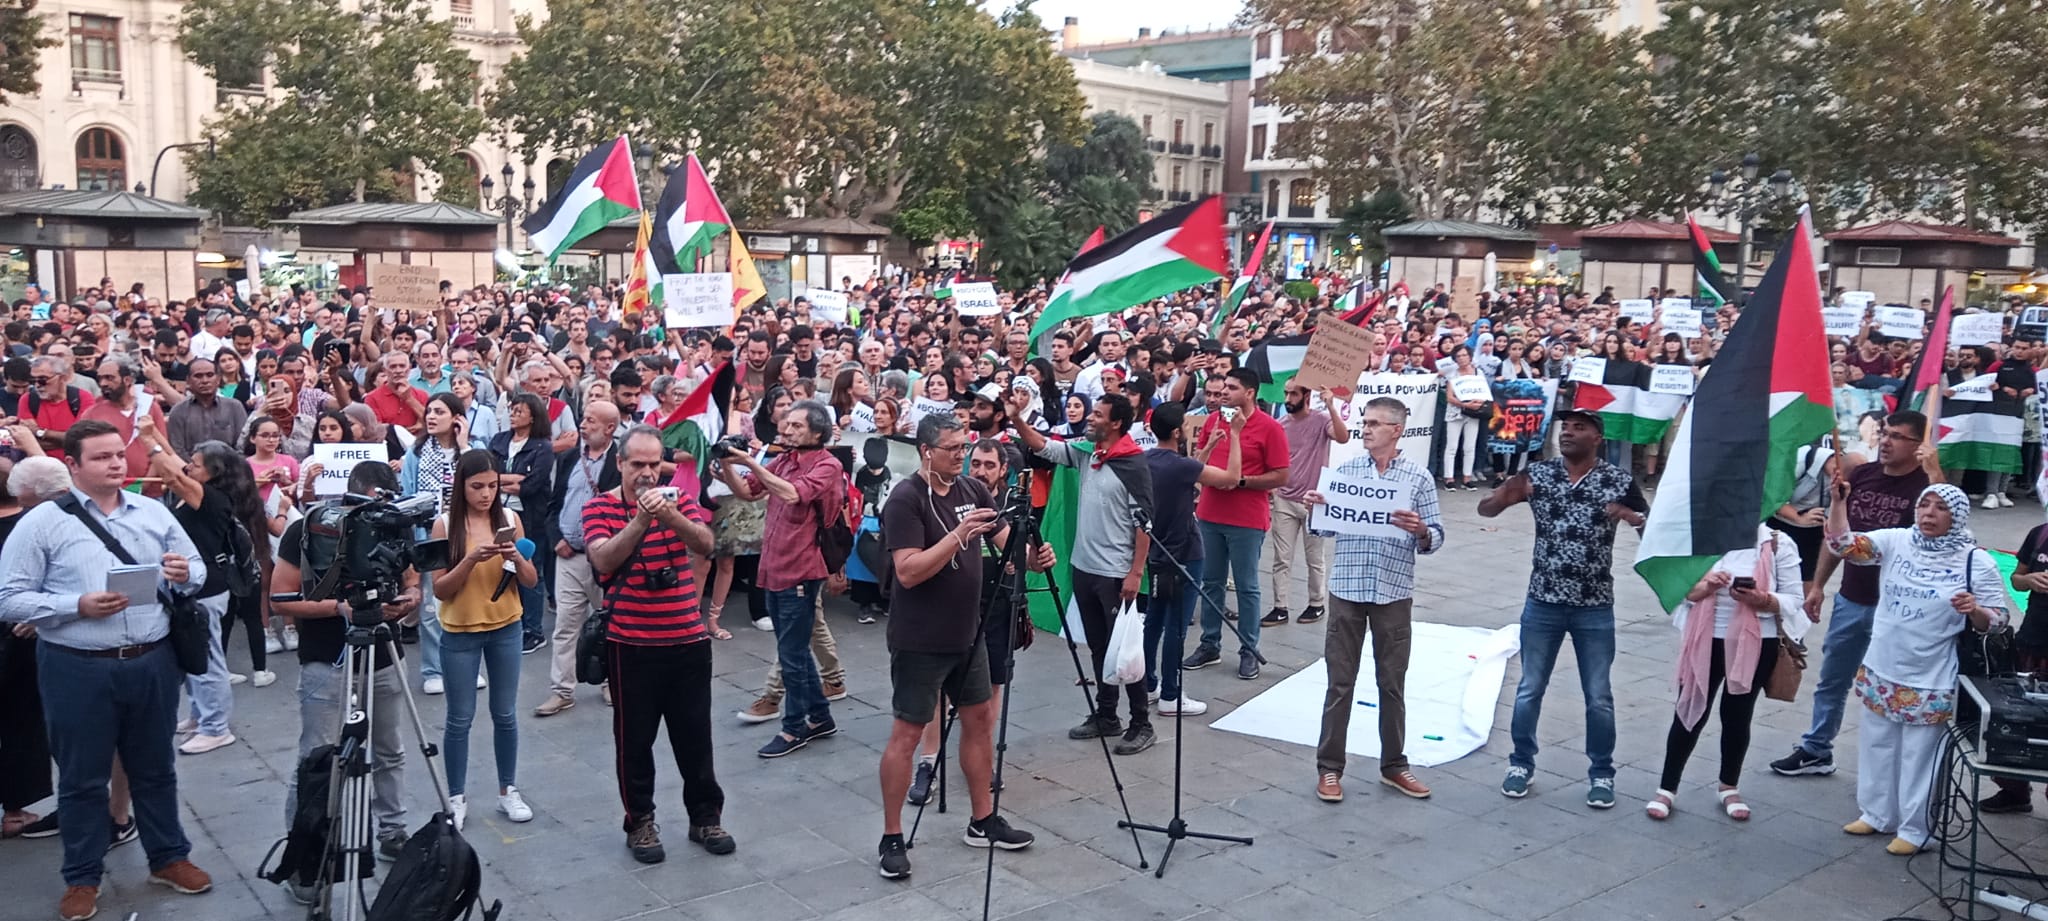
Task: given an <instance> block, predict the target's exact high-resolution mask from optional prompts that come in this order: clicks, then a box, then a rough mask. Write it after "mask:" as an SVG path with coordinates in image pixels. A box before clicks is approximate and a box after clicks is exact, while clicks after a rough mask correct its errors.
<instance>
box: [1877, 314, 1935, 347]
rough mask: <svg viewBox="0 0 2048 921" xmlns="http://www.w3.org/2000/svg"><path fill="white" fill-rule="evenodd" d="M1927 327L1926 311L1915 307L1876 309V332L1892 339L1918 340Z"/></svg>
mask: <svg viewBox="0 0 2048 921" xmlns="http://www.w3.org/2000/svg"><path fill="white" fill-rule="evenodd" d="M1926 325H1927V311H1925V310H1921V309H1919V308H1917V307H1879V308H1877V331H1878V332H1880V333H1883V334H1885V335H1887V336H1890V337H1892V338H1894V339H1918V338H1920V337H1921V335H1922V328H1923V327H1925V326H1926Z"/></svg>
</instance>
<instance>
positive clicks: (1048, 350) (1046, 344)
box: [946, 224, 1103, 356]
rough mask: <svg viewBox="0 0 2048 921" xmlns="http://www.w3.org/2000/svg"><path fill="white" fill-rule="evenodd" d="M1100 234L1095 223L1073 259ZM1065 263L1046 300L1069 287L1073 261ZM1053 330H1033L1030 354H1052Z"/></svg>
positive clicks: (1099, 240) (1097, 240)
mask: <svg viewBox="0 0 2048 921" xmlns="http://www.w3.org/2000/svg"><path fill="white" fill-rule="evenodd" d="M1102 236H1103V234H1102V225H1101V224H1097V225H1095V232H1093V233H1090V234H1089V235H1088V239H1086V240H1082V241H1081V248H1080V249H1078V250H1076V251H1074V259H1075V261H1079V260H1080V258H1081V257H1082V256H1083V255H1086V254H1087V252H1088V251H1089V250H1092V249H1094V248H1096V247H1098V246H1101V245H1102ZM1067 265H1068V268H1067V269H1066V270H1064V271H1061V272H1060V280H1059V281H1058V282H1056V283H1054V284H1053V286H1052V296H1051V297H1050V298H1047V301H1048V302H1050V301H1057V300H1059V299H1060V296H1061V295H1063V294H1065V293H1066V292H1067V289H1068V287H1069V285H1068V284H1067V279H1068V278H1069V277H1070V276H1071V275H1072V274H1073V268H1072V267H1073V263H1072V262H1069V263H1067ZM952 294H953V292H952V291H951V290H950V289H949V290H947V292H946V295H947V296H948V297H951V296H952ZM1053 332H1054V330H1053V329H1052V328H1050V327H1049V328H1047V329H1046V330H1045V332H1043V333H1039V332H1035V331H1034V332H1033V333H1032V334H1031V342H1032V346H1031V352H1032V354H1034V355H1041V356H1050V355H1051V354H1052V334H1053Z"/></svg>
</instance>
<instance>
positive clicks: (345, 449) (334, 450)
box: [307, 441, 391, 496]
mask: <svg viewBox="0 0 2048 921" xmlns="http://www.w3.org/2000/svg"><path fill="white" fill-rule="evenodd" d="M307 462H308V464H309V465H311V464H319V465H320V478H319V479H317V480H314V481H313V495H316V496H339V495H343V494H346V493H347V492H348V475H349V474H350V473H353V472H355V469H356V465H357V464H361V463H365V462H375V463H379V464H385V463H390V462H391V452H390V450H389V449H388V448H386V447H385V446H384V443H383V442H381V441H380V442H377V443H375V444H317V445H314V446H313V454H312V456H311V457H309V458H308V459H307Z"/></svg>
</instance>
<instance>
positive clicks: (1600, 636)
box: [1508, 598, 1614, 779]
mask: <svg viewBox="0 0 2048 921" xmlns="http://www.w3.org/2000/svg"><path fill="white" fill-rule="evenodd" d="M1567 635H1569V636H1570V637H1571V638H1572V651H1573V652H1574V653H1576V654H1577V655H1578V657H1579V690H1580V691H1581V692H1582V693H1583V694H1585V697H1586V757H1587V759H1588V760H1590V761H1591V762H1592V765H1591V767H1589V768H1588V769H1587V771H1586V776H1587V777H1589V778H1592V779H1599V778H1602V777H1608V778H1611V777H1613V776H1614V685H1613V683H1612V682H1611V681H1610V676H1609V674H1608V672H1609V670H1610V669H1611V668H1612V666H1613V665H1614V605H1611V604H1597V605H1589V606H1585V607H1580V606H1576V605H1569V604H1546V603H1544V602H1541V601H1537V600H1535V599H1533V598H1532V599H1530V600H1529V601H1528V602H1527V603H1526V604H1525V605H1524V606H1523V608H1522V683H1521V684H1519V685H1517V686H1516V687H1515V716H1514V723H1513V729H1512V730H1511V732H1510V735H1512V736H1513V738H1514V740H1515V751H1514V753H1513V754H1511V755H1509V756H1508V763H1509V764H1512V765H1514V766H1516V767H1521V768H1527V769H1529V770H1532V771H1533V770H1535V769H1536V721H1537V720H1539V719H1541V718H1542V717H1543V691H1544V689H1545V688H1547V687H1549V686H1550V671H1551V669H1553V668H1555V667H1556V666H1557V652H1558V649H1559V647H1561V646H1563V645H1564V638H1565V637H1566V636H1567Z"/></svg>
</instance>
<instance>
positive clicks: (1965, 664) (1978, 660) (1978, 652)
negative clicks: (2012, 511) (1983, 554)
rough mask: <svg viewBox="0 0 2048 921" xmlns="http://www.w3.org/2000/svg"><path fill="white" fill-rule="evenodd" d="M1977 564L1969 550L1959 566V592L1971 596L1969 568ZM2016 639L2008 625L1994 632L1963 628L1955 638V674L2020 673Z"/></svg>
mask: <svg viewBox="0 0 2048 921" xmlns="http://www.w3.org/2000/svg"><path fill="white" fill-rule="evenodd" d="M1976 561H1977V551H1976V548H1971V550H1970V558H1969V561H1968V562H1966V563H1964V564H1963V591H1966V592H1969V593H1970V594H1972V595H1975V594H1976V593H1977V592H1976V589H1975V588H1974V581H1975V580H1974V578H1973V577H1974V575H1975V572H1974V570H1975V569H1976V567H1975V566H1972V565H1970V564H1971V563H1975V562H1976ZM2017 645H2018V637H2017V636H2015V635H2014V633H2013V629H2012V625H2011V624H2009V623H2008V624H2006V625H2005V626H2003V627H2000V628H1998V629H1996V630H1992V631H1989V632H1986V633H1978V632H1977V631H1975V630H1972V629H1970V626H1969V625H1968V624H1964V625H1963V632H1962V633H1961V634H1958V635H1957V636H1956V674H1958V675H1968V676H1970V677H1972V678H1988V677H1991V676H1993V675H2010V674H2013V673H2015V672H2018V671H2019V670H2020V666H2019V652H2018V650H2016V649H2015V648H2014V647H2015V646H2017Z"/></svg>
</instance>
